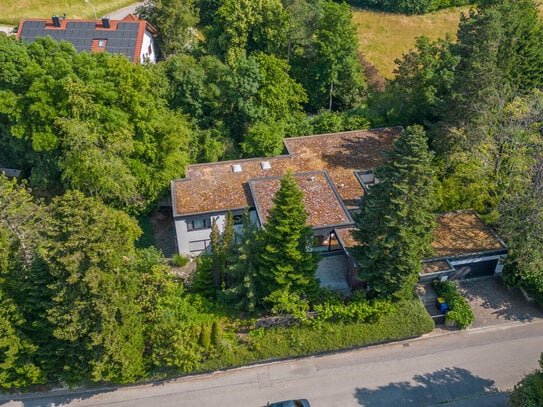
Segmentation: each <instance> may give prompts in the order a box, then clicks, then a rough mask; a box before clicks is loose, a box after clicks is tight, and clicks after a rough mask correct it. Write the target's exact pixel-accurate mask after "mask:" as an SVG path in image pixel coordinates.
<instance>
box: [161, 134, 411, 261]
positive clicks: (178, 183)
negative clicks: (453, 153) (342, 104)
mask: <svg viewBox="0 0 543 407" xmlns="http://www.w3.org/2000/svg"><path fill="white" fill-rule="evenodd" d="M401 130H402V129H401V128H400V127H390V128H382V129H373V130H360V131H348V132H341V133H331V134H320V135H314V136H305V137H293V138H287V139H285V140H284V144H285V148H286V150H287V154H284V155H280V156H276V157H267V158H249V159H244V160H235V161H223V162H217V163H209V164H195V165H190V166H188V167H187V168H186V171H185V178H183V179H179V180H174V181H172V188H171V192H172V207H173V217H174V222H175V231H176V237H177V247H178V251H179V253H180V254H184V255H197V254H199V253H201V252H202V251H203V250H205V249H206V247H207V246H208V245H209V241H210V239H209V235H210V231H211V225H212V222H213V221H215V222H217V225H218V226H219V228H223V227H224V221H225V219H226V214H227V213H228V212H231V213H232V214H233V215H234V222H235V223H239V222H240V221H241V214H242V213H243V211H244V209H245V208H249V209H250V212H251V217H252V219H253V221H254V222H255V223H257V224H258V225H263V224H265V223H266V219H267V216H268V209H270V208H271V205H272V199H273V197H274V195H275V192H276V191H277V190H278V189H279V184H280V178H281V177H282V176H284V175H285V174H286V172H287V170H289V169H290V170H291V171H292V172H293V174H294V177H295V180H296V182H297V183H298V186H299V187H300V189H301V190H302V191H303V193H304V204H305V207H306V211H307V213H308V215H309V218H308V223H309V225H311V227H312V228H313V230H314V233H315V236H316V237H317V239H318V241H319V247H318V248H317V250H321V251H332V249H334V248H336V249H338V248H339V246H338V244H337V240H336V239H335V237H334V236H335V235H334V234H333V230H334V229H338V228H343V227H350V226H352V224H353V220H352V218H351V211H353V210H356V209H358V204H359V201H360V199H361V197H362V196H363V195H364V189H363V187H362V184H361V183H360V181H359V178H358V177H357V175H356V173H357V171H360V170H371V169H372V168H374V167H375V166H376V165H377V164H379V163H381V162H382V159H383V158H382V155H381V152H382V151H383V150H387V149H390V148H391V147H392V145H393V143H394V141H395V140H396V139H397V138H398V136H399V135H400V132H401Z"/></svg>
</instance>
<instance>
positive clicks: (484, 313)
mask: <svg viewBox="0 0 543 407" xmlns="http://www.w3.org/2000/svg"><path fill="white" fill-rule="evenodd" d="M455 283H456V285H457V286H458V289H459V291H460V292H461V293H462V295H463V296H464V298H465V299H466V301H467V302H468V304H469V305H470V307H471V309H472V310H473V314H474V316H475V320H474V321H473V323H472V324H471V325H470V327H469V328H470V329H473V328H484V327H490V326H496V325H503V324H508V323H515V322H517V323H520V322H537V321H540V322H543V310H542V309H541V308H539V307H538V306H537V305H536V304H535V303H530V302H528V301H527V300H526V299H525V298H524V296H523V295H522V293H521V292H520V290H519V289H518V288H509V287H506V286H505V284H504V282H503V280H502V278H501V276H491V277H481V278H473V279H466V280H455ZM417 291H418V294H419V296H420V297H421V299H422V300H423V302H424V303H425V305H426V307H427V309H428V311H429V312H430V313H436V312H435V311H434V310H435V298H436V297H437V294H435V291H434V290H433V288H432V287H431V284H429V285H426V284H425V285H419V286H418V289H417ZM449 329H450V328H447V327H445V326H444V325H441V324H436V330H437V331H438V332H439V331H442V330H449ZM452 329H455V330H456V328H452Z"/></svg>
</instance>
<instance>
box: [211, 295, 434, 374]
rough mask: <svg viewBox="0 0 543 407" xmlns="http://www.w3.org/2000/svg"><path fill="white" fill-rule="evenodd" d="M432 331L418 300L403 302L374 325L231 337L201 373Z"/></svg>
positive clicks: (345, 324) (298, 328)
mask: <svg viewBox="0 0 543 407" xmlns="http://www.w3.org/2000/svg"><path fill="white" fill-rule="evenodd" d="M433 329H434V322H433V321H432V318H431V317H430V316H429V315H428V312H426V309H425V308H424V305H423V304H422V302H421V301H420V300H419V299H413V300H410V301H402V302H400V303H398V304H396V306H395V307H394V311H392V312H390V313H388V314H387V315H385V316H383V317H382V318H380V319H379V320H378V321H377V322H374V323H358V322H344V321H340V322H331V321H324V322H322V323H320V324H317V325H311V326H309V325H306V324H299V325H296V326H292V327H283V328H269V329H255V330H253V331H251V332H250V333H249V334H247V335H246V337H245V338H244V340H243V341H239V340H237V343H235V342H236V339H235V338H234V340H232V337H230V346H228V347H225V348H223V349H221V350H220V351H219V352H218V353H217V354H216V355H214V357H213V358H210V359H208V360H205V361H203V363H202V366H201V368H202V370H204V371H210V370H218V369H224V368H228V367H234V366H240V365H243V364H248V363H255V362H259V361H264V360H269V359H281V358H287V357H296V356H305V355H310V354H315V353H319V352H326V351H334V350H340V349H346V348H352V347H357V346H365V345H371V344H376V343H383V342H387V341H394V340H401V339H407V338H413V337H417V336H420V335H422V334H425V333H428V332H430V331H432V330H433Z"/></svg>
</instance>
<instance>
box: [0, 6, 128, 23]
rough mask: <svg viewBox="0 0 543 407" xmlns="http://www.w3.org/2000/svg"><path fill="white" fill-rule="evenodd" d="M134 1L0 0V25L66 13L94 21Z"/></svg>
mask: <svg viewBox="0 0 543 407" xmlns="http://www.w3.org/2000/svg"><path fill="white" fill-rule="evenodd" d="M134 2H135V1H134V0H90V2H89V3H86V2H85V0H68V1H57V0H0V23H2V24H6V25H17V24H19V21H20V20H21V18H49V17H51V16H52V15H59V16H61V15H62V14H63V13H66V15H67V17H68V18H85V19H86V18H88V19H94V8H93V6H94V7H95V8H96V14H97V16H98V18H100V17H102V16H103V15H105V14H107V13H110V12H112V11H115V10H118V9H120V8H123V7H126V6H129V5H131V4H133V3H134Z"/></svg>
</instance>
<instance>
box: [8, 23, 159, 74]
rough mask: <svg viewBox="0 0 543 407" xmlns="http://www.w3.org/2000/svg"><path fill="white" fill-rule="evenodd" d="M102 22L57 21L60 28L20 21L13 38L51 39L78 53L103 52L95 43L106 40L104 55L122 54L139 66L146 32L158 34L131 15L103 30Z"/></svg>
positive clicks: (148, 25)
mask: <svg viewBox="0 0 543 407" xmlns="http://www.w3.org/2000/svg"><path fill="white" fill-rule="evenodd" d="M104 21H105V20H104V19H99V20H83V19H65V18H62V17H59V20H58V22H59V24H60V27H56V26H55V25H54V24H53V21H52V19H44V18H23V19H22V20H21V22H20V23H19V28H18V30H17V36H16V38H17V39H18V40H24V41H29V42H32V41H35V39H36V38H38V37H46V36H51V37H52V38H53V39H54V40H57V41H61V40H64V41H68V42H71V43H72V44H73V45H74V47H75V48H76V50H77V51H89V52H103V51H104V49H102V48H99V47H98V46H97V45H98V40H106V41H107V45H106V47H105V51H108V52H110V53H113V54H121V53H122V54H124V55H125V56H126V57H127V58H129V59H130V60H131V61H132V63H134V64H136V63H138V62H139V58H140V54H141V47H142V43H143V37H144V33H145V30H147V31H149V32H150V33H151V35H153V36H156V35H157V30H156V29H155V28H154V27H153V26H152V25H151V24H149V23H148V22H147V21H145V20H139V19H138V18H137V17H136V16H134V15H132V14H129V15H128V16H126V17H125V18H123V19H122V20H109V19H108V20H107V21H108V24H109V26H107V25H106V26H104ZM89 33H91V35H90V36H89Z"/></svg>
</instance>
